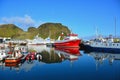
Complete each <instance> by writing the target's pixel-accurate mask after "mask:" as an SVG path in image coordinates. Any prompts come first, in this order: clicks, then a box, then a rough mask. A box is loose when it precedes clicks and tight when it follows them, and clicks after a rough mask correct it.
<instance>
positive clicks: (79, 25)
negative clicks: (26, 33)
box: [0, 0, 120, 38]
mask: <svg viewBox="0 0 120 80" xmlns="http://www.w3.org/2000/svg"><path fill="white" fill-rule="evenodd" d="M115 17H116V35H117V36H120V0H0V24H4V23H14V24H16V25H18V26H19V27H20V28H22V29H24V30H27V28H28V27H29V26H35V27H38V26H39V25H41V24H43V23H46V22H53V23H62V24H63V25H66V26H68V27H69V28H70V29H71V30H72V32H74V33H77V34H78V35H79V37H80V38H83V37H87V36H93V35H95V31H96V27H97V29H98V33H99V34H102V35H109V34H112V35H115Z"/></svg>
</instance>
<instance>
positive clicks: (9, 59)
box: [5, 56, 23, 63]
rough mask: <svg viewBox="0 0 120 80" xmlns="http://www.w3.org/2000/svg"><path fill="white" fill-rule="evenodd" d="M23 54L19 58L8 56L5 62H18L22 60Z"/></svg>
mask: <svg viewBox="0 0 120 80" xmlns="http://www.w3.org/2000/svg"><path fill="white" fill-rule="evenodd" d="M22 57H23V56H21V57H19V58H9V57H8V58H6V59H5V63H16V62H20V61H21V58H22Z"/></svg>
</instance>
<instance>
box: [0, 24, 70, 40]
mask: <svg viewBox="0 0 120 80" xmlns="http://www.w3.org/2000/svg"><path fill="white" fill-rule="evenodd" d="M62 32H64V35H66V34H68V33H70V30H69V29H68V27H67V26H64V25H62V24H61V23H44V24H42V25H40V26H38V28H35V27H29V28H28V30H27V31H24V30H22V29H21V28H19V27H18V26H16V25H14V24H4V25H0V37H11V38H13V39H33V38H34V36H36V35H37V34H39V36H40V37H42V38H44V39H45V38H47V37H50V38H52V39H57V38H58V36H59V35H60V34H61V33H62Z"/></svg>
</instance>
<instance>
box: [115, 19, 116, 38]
mask: <svg viewBox="0 0 120 80" xmlns="http://www.w3.org/2000/svg"><path fill="white" fill-rule="evenodd" d="M115 38H116V17H115Z"/></svg>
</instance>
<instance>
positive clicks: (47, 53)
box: [0, 45, 81, 72]
mask: <svg viewBox="0 0 120 80" xmlns="http://www.w3.org/2000/svg"><path fill="white" fill-rule="evenodd" d="M20 48H21V46H20ZM21 49H23V53H22V54H24V56H25V57H24V58H22V59H21V61H20V62H15V63H5V62H4V60H2V61H0V67H1V68H2V70H4V68H9V70H13V69H14V70H16V71H18V70H20V69H21V70H22V69H23V70H25V71H26V72H27V71H29V70H31V68H32V67H34V66H35V65H36V64H35V61H38V62H40V63H46V64H51V63H61V62H63V61H65V60H69V61H71V62H73V61H75V60H78V57H79V56H81V54H80V51H79V48H54V47H47V46H46V45H40V46H33V45H32V46H27V47H26V46H25V48H24V47H23V46H22V48H21ZM24 49H25V50H24ZM26 50H28V51H26ZM29 50H34V51H35V52H36V54H35V55H34V56H35V58H34V59H27V56H29V54H30V52H29ZM30 58H32V57H30ZM20 67H21V68H20Z"/></svg>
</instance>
